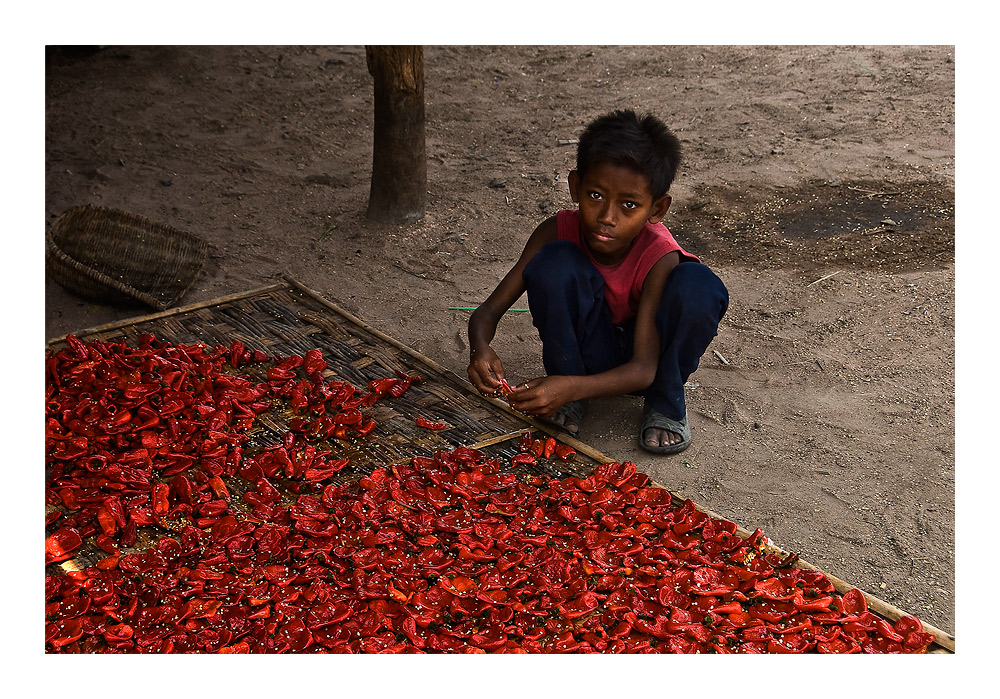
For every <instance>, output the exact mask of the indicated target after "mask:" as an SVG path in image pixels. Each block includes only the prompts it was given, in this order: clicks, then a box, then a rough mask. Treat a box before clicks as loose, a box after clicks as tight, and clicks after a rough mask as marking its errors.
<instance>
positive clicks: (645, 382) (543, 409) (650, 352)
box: [509, 252, 680, 417]
mask: <svg viewBox="0 0 1000 699" xmlns="http://www.w3.org/2000/svg"><path fill="white" fill-rule="evenodd" d="M679 260H680V256H679V255H678V254H677V253H676V252H672V253H669V254H668V255H666V256H664V257H663V258H662V259H661V260H660V261H659V262H657V263H656V264H655V265H654V266H653V269H651V270H650V272H649V274H648V275H647V276H646V281H645V283H644V284H643V287H642V295H641V296H640V297H639V308H638V311H637V314H636V321H635V342H634V348H633V353H632V358H631V359H630V360H629V361H628V362H626V363H625V364H622V365H621V366H618V367H615V368H614V369H610V370H608V371H604V372H601V373H599V374H591V375H589V376H545V377H539V378H534V379H531V380H529V381H528V382H527V386H528V387H527V388H525V387H524V385H523V384H522V385H521V386H520V387H519V388H516V389H515V392H514V393H513V394H511V395H510V397H509V400H510V404H511V406H513V407H514V408H515V409H517V410H521V411H523V412H525V413H528V414H529V415H537V416H539V417H550V416H552V415H553V414H555V412H556V411H557V410H558V409H559V408H561V407H562V406H563V405H565V404H566V403H568V402H570V401H574V400H582V399H584V398H599V397H605V396H619V395H625V394H628V393H632V392H634V391H641V390H642V389H644V388H647V387H648V386H649V385H650V384H651V383H653V379H654V378H655V377H656V367H657V365H658V363H659V358H660V336H659V333H658V332H657V331H656V311H657V309H658V308H659V306H660V301H661V299H662V298H663V289H664V286H665V285H666V282H667V277H669V276H670V272H672V271H673V269H674V267H675V266H677V263H678V262H679Z"/></svg>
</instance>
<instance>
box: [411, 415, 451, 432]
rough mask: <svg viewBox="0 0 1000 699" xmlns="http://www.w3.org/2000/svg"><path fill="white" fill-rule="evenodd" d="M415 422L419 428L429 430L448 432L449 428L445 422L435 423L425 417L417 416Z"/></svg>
mask: <svg viewBox="0 0 1000 699" xmlns="http://www.w3.org/2000/svg"><path fill="white" fill-rule="evenodd" d="M414 422H416V423H417V426H418V427H423V428H424V429H427V430H446V429H448V427H449V425H448V424H447V423H445V422H434V421H433V420H429V419H427V418H426V417H424V416H423V415H417V417H416V418H415V419H414Z"/></svg>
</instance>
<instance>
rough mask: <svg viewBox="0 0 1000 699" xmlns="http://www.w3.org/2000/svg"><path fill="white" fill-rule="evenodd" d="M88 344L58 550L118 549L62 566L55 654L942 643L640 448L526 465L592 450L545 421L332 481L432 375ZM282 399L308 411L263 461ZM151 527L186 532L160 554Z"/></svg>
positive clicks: (51, 545)
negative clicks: (379, 377)
mask: <svg viewBox="0 0 1000 699" xmlns="http://www.w3.org/2000/svg"><path fill="white" fill-rule="evenodd" d="M67 344H68V347H67V349H66V350H63V351H62V352H60V353H57V354H56V355H53V356H51V357H50V358H49V361H47V364H46V371H47V375H48V379H49V380H48V385H47V395H46V403H47V414H46V418H47V428H46V440H47V454H48V460H47V466H48V469H49V474H48V477H47V488H46V497H47V503H48V505H49V506H50V507H51V508H52V509H53V511H55V512H58V513H60V514H59V516H58V517H54V518H52V519H51V521H50V522H48V520H47V522H48V523H49V524H51V525H52V526H53V527H55V529H54V531H52V533H51V534H50V535H49V537H48V538H47V539H46V563H47V564H49V563H57V562H59V561H64V560H67V559H68V558H71V557H73V556H74V555H75V554H76V553H77V552H78V551H80V549H81V547H82V546H83V542H84V541H86V540H91V539H92V540H93V541H94V542H95V544H96V546H97V547H98V548H99V549H100V550H101V551H102V552H103V553H104V554H107V555H106V557H105V558H103V559H101V560H99V561H97V562H95V563H94V564H93V565H89V566H87V567H84V568H83V569H82V570H76V571H70V572H67V573H66V574H50V575H47V576H46V580H45V597H46V605H45V610H46V631H45V643H46V649H47V650H49V651H50V652H62V653H84V652H95V653H116V652H121V653H135V652H152V653H173V652H177V653H180V652H213V653H282V652H285V653H312V652H323V653H327V652H330V653H358V652H363V653H373V652H396V653H439V652H483V653H487V652H492V653H504V652H519V653H520V652H533V653H542V652H544V653H565V652H580V653H582V652H602V653H652V652H657V653H659V652H669V653H696V652H703V653H710V652H711V653H802V652H819V653H852V652H864V653H872V652H878V653H886V652H890V653H892V652H900V653H908V652H921V651H923V650H925V649H926V648H927V646H928V645H929V644H930V643H931V642H932V641H933V636H931V635H930V634H928V633H925V632H924V631H923V630H922V627H921V624H920V622H919V620H917V619H915V618H913V617H903V618H901V619H899V620H898V621H896V622H895V623H894V624H890V623H889V622H887V621H885V620H884V619H881V618H879V617H877V616H876V615H874V614H873V613H871V612H870V611H869V610H868V608H867V605H866V602H865V598H864V596H863V595H862V594H860V593H859V592H858V591H855V590H852V591H850V592H847V593H845V594H844V595H843V596H841V595H838V594H837V593H836V591H835V590H834V588H833V586H832V584H831V583H830V582H829V581H828V580H827V579H826V578H825V576H823V575H822V574H821V573H818V572H815V571H809V570H802V569H798V568H793V567H790V565H789V563H790V561H789V560H788V559H782V558H780V557H779V556H777V555H775V554H773V553H766V549H765V547H764V541H765V540H764V537H763V534H762V532H760V530H757V531H756V532H754V533H753V534H752V535H751V536H749V537H746V538H744V537H741V536H739V535H738V534H737V533H736V526H735V524H733V523H731V522H726V521H722V520H716V519H713V518H711V517H709V516H708V515H706V514H705V513H703V512H700V511H698V510H697V509H696V508H695V507H694V504H693V503H692V502H690V501H686V502H684V503H683V504H681V505H680V506H677V505H675V504H674V503H673V502H672V500H671V497H670V495H669V493H667V492H666V491H664V490H662V489H660V488H656V487H652V486H651V484H650V481H649V478H648V477H647V476H645V475H644V474H641V473H639V472H637V470H636V468H635V465H634V464H631V463H609V464H602V465H599V466H598V467H596V468H595V469H594V471H593V473H592V474H591V475H589V476H587V477H586V478H580V477H569V478H563V479H556V478H551V477H548V476H537V475H535V476H531V475H524V474H518V473H516V472H513V471H512V470H511V467H512V466H516V465H519V464H530V463H534V462H535V461H536V460H537V459H540V458H549V459H552V458H555V459H563V460H571V459H573V458H574V456H575V452H573V451H572V449H569V448H565V449H561V448H560V446H561V445H558V444H556V443H555V442H554V440H552V441H549V440H548V439H544V440H542V439H535V438H533V437H532V435H531V433H529V432H525V433H524V434H523V435H522V437H521V439H520V441H519V443H518V452H517V453H516V454H515V455H514V456H513V457H512V458H511V459H510V460H503V461H502V460H500V459H498V458H487V457H485V456H484V454H483V453H481V452H478V451H476V450H472V449H467V448H462V447H459V448H456V449H453V450H451V451H441V452H438V453H436V454H434V455H433V456H414V457H412V458H411V459H409V460H408V461H405V462H402V463H396V464H392V465H391V466H387V467H384V468H376V469H375V470H374V471H372V472H371V473H369V474H366V475H364V476H362V477H360V478H358V479H356V480H352V481H347V482H344V483H341V484H334V483H331V482H326V483H324V482H325V481H328V480H329V478H330V476H331V475H332V474H334V473H337V472H338V471H340V470H341V469H343V468H346V467H347V466H349V463H348V461H347V459H333V458H329V457H330V453H329V452H327V451H325V450H323V449H321V448H320V447H319V446H318V442H319V441H321V440H322V439H326V438H329V437H331V436H332V437H336V436H337V435H338V434H339V435H347V436H352V435H358V434H360V433H361V430H364V429H368V430H369V431H370V429H371V428H370V427H367V425H368V424H369V422H370V418H366V417H365V416H364V413H363V412H362V408H364V407H366V406H367V405H370V404H371V403H372V402H374V401H375V400H378V399H380V398H384V397H387V396H394V393H393V392H394V391H395V392H396V393H400V394H401V392H402V391H404V390H407V389H408V388H409V386H411V385H412V384H413V383H414V382H415V381H416V379H415V378H413V377H407V376H405V375H403V376H399V375H397V376H395V377H391V378H392V379H398V381H390V382H384V383H374V384H372V385H370V386H369V392H368V393H360V392H358V391H357V390H356V389H355V388H354V387H353V386H350V385H349V384H344V383H343V382H340V383H339V384H338V383H337V382H333V383H327V382H325V381H324V380H323V371H324V369H325V367H326V364H325V361H324V360H323V359H322V356H321V355H320V354H319V353H318V352H308V353H306V355H305V356H303V357H297V358H287V359H284V360H280V361H275V362H274V365H273V366H270V367H269V368H268V369H267V370H266V372H265V374H266V378H264V379H263V380H262V381H258V382H253V381H251V380H249V379H245V378H242V377H238V376H234V375H230V374H226V373H224V372H222V364H224V363H227V362H228V364H229V365H230V366H231V368H232V369H234V370H235V369H238V368H243V367H246V366H248V365H252V364H255V363H264V362H266V361H271V360H269V359H268V358H267V357H265V356H262V353H258V352H253V351H250V350H247V349H246V348H245V347H244V346H243V345H242V344H241V343H236V342H234V343H232V345H230V346H229V347H217V348H197V347H179V346H173V345H167V344H165V343H155V342H154V341H153V339H152V338H150V337H144V338H141V340H140V344H139V347H138V348H128V347H125V346H115V347H112V346H109V345H105V344H101V343H91V344H84V343H82V342H80V341H79V340H77V339H76V338H68V342H67ZM300 372H301V373H305V374H306V377H307V378H306V379H301V378H299V376H300ZM224 377H227V378H224ZM401 387H402V388H401ZM275 400H287V401H288V402H289V404H290V405H292V406H295V408H296V409H297V410H300V411H301V414H300V416H299V417H297V418H295V419H294V420H293V421H292V422H291V423H290V424H289V427H290V429H289V432H288V434H287V435H285V437H284V440H283V441H282V442H281V443H280V444H276V445H273V446H270V447H266V448H263V449H261V450H260V451H258V452H256V453H250V451H249V450H248V449H247V444H248V431H249V430H250V429H251V428H252V427H253V425H254V424H255V419H256V417H257V416H258V415H260V414H261V413H263V412H264V411H265V410H266V409H267V407H268V406H269V405H270V403H271V402H272V401H275ZM112 406H113V407H112ZM164 408H165V410H164ZM418 424H419V418H418ZM140 425H141V427H140ZM431 429H433V428H431ZM278 481H282V482H284V483H286V484H289V483H290V484H291V486H296V484H298V486H296V487H298V492H297V493H296V492H295V490H294V488H292V490H291V496H289V495H287V494H286V495H283V494H282V491H281V490H279V489H278V488H277V487H276V483H277V482H278ZM237 484H240V487H237ZM243 486H246V487H243ZM239 493H242V495H240V494H239ZM149 526H158V527H160V528H161V529H162V530H165V531H166V532H167V535H166V536H160V537H159V538H158V539H157V540H156V541H155V543H153V544H151V545H146V546H145V547H139V546H136V544H137V529H138V528H142V527H149Z"/></svg>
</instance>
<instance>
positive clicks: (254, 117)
mask: <svg viewBox="0 0 1000 699" xmlns="http://www.w3.org/2000/svg"><path fill="white" fill-rule="evenodd" d="M425 61H426V108H427V152H428V159H429V162H428V178H429V181H428V190H429V202H428V210H427V215H426V217H425V218H424V219H423V220H422V221H420V222H418V223H415V224H413V225H408V226H386V225H376V224H373V223H370V222H367V221H366V220H365V218H364V212H365V209H366V205H367V199H368V187H369V175H370V169H371V148H372V143H371V123H372V81H371V77H370V76H369V75H368V72H367V69H366V66H365V56H364V49H363V47H358V46H353V47H315V46H311V47H238V46H236V47H233V46H230V47H186V48H179V47H156V46H141V47H117V46H108V47H104V48H102V49H101V50H98V51H94V52H67V51H53V52H51V53H49V54H48V55H47V67H46V73H45V80H46V86H45V100H46V103H45V109H46V116H45V120H46V129H45V136H46V143H45V158H46V166H45V172H46V181H45V209H46V212H45V214H46V226H47V225H49V224H50V223H51V222H52V220H54V218H55V217H56V216H58V215H59V214H60V213H61V212H63V211H64V210H65V209H67V208H68V207H70V206H74V205H77V204H85V203H92V204H98V205H103V206H110V207H116V208H122V209H126V210H128V211H132V212H134V213H137V214H141V215H144V216H147V217H149V218H151V219H153V220H156V221H159V222H162V223H167V224H170V225H172V226H175V227H177V228H181V229H185V230H188V231H191V232H193V233H196V234H198V235H200V236H202V237H203V238H205V239H206V240H207V241H208V242H209V243H210V244H211V245H212V255H211V259H210V263H209V265H208V267H207V269H206V270H205V271H204V272H203V273H202V274H201V276H200V277H199V278H198V279H197V280H196V282H195V284H194V286H193V287H192V288H191V290H190V291H189V292H188V294H187V295H186V296H185V297H184V298H183V299H182V300H181V303H182V304H185V303H193V302H198V301H206V300H211V299H213V298H217V297H220V296H223V295H226V294H230V293H236V292H241V291H246V290H250V289H254V288H257V287H261V286H265V285H267V284H270V283H274V282H276V281H280V280H281V279H282V275H284V274H289V275H291V276H293V277H294V278H295V279H297V280H298V281H300V282H302V283H303V284H305V285H307V286H309V287H311V288H313V289H315V290H316V291H318V292H319V293H321V294H322V295H324V296H325V297H327V298H329V299H330V300H332V301H335V302H337V303H339V304H341V305H342V306H343V307H345V308H346V309H347V310H349V311H351V312H353V313H355V314H357V315H358V316H359V317H360V318H362V319H363V320H364V321H366V322H367V323H369V324H371V325H372V326H374V327H376V328H378V329H380V330H382V331H384V332H386V333H388V334H390V335H392V336H394V337H396V338H397V339H399V340H400V341H402V342H404V343H406V344H407V345H409V346H411V347H413V348H414V349H415V350H417V351H419V352H421V353H423V354H425V355H426V356H428V357H430V358H432V359H434V360H435V361H437V362H439V363H440V364H442V365H444V366H445V367H447V368H449V369H451V370H452V371H454V372H455V373H456V374H458V375H459V376H465V367H466V358H467V352H468V345H467V338H466V332H465V325H466V321H467V318H468V312H467V311H457V310H449V307H453V306H474V305H476V304H477V303H479V302H481V301H482V300H483V299H484V298H485V296H486V295H487V294H488V293H489V292H490V291H491V290H492V288H493V287H494V286H495V284H496V282H497V281H498V280H499V278H500V277H501V276H502V275H503V274H504V273H505V272H506V271H507V269H508V268H509V267H510V265H511V264H512V263H513V261H514V259H515V258H516V255H517V254H518V253H519V251H520V249H521V247H522V245H523V243H524V241H525V240H526V238H527V236H528V234H529V233H530V232H531V230H532V229H533V227H534V226H535V225H536V224H537V223H538V222H539V221H540V220H541V219H542V218H544V217H545V216H547V215H548V214H550V213H552V212H554V211H556V210H557V209H559V208H563V207H567V206H570V205H571V202H570V198H569V193H568V190H567V186H566V174H567V172H568V171H569V169H570V168H571V167H572V165H573V158H574V154H575V152H574V146H573V145H572V143H569V144H566V143H564V142H566V141H572V139H574V138H575V137H576V136H577V135H578V133H579V131H580V130H581V128H582V127H583V126H584V125H585V124H586V123H587V122H588V121H589V120H590V119H592V118H593V117H595V116H597V115H598V114H601V113H603V112H606V111H608V110H610V109H613V108H621V107H631V108H635V109H637V110H639V111H651V112H654V113H656V114H658V115H659V116H661V117H662V118H663V119H664V120H665V121H666V122H667V123H668V124H669V125H670V126H671V127H672V128H673V129H674V130H675V132H676V133H677V134H678V136H679V137H680V138H681V141H682V144H683V147H684V153H685V162H684V164H683V166H682V172H681V175H680V176H679V178H678V180H677V181H676V182H675V185H674V188H673V190H672V194H673V199H674V207H673V208H672V209H671V211H670V212H669V214H668V216H667V219H666V223H667V225H668V226H669V227H670V229H671V231H672V232H673V233H674V235H675V237H676V238H677V239H678V240H679V241H680V242H681V244H682V245H684V246H685V247H686V248H687V249H689V250H690V251H692V252H694V253H695V254H697V255H699V256H700V257H701V258H702V259H703V260H704V261H705V262H706V263H708V264H709V265H711V266H712V267H713V268H714V269H715V270H716V271H717V272H718V274H719V275H720V276H721V277H722V279H723V280H724V281H725V282H726V284H727V285H728V287H729V290H730V294H731V297H732V305H731V308H730V311H729V313H728V315H727V316H726V318H725V319H724V321H723V324H722V327H721V329H720V333H719V336H718V338H717V339H716V341H715V342H714V343H713V345H712V347H711V348H710V350H709V352H708V353H707V354H706V356H705V357H704V359H703V361H702V364H701V366H700V368H699V369H698V371H697V372H696V373H695V374H694V375H692V377H691V379H690V382H689V386H688V388H689V392H688V409H689V417H690V420H691V424H692V428H693V432H694V444H693V446H692V447H691V448H690V449H689V450H687V451H686V452H684V453H682V454H679V455H676V456H671V457H654V456H652V455H650V454H647V453H646V452H644V451H642V450H640V449H639V448H638V447H637V445H636V432H637V426H638V420H639V415H640V409H641V405H640V401H639V399H633V398H619V399H609V400H603V401H598V402H596V403H595V404H594V405H593V406H592V409H591V412H590V413H589V414H588V416H587V418H586V420H585V422H584V425H583V431H582V433H581V439H583V440H584V441H585V442H587V443H589V444H591V445H593V446H594V447H596V448H597V449H599V450H600V451H602V452H604V453H605V454H608V455H610V456H612V457H613V458H614V459H615V460H619V461H625V460H630V461H633V462H635V463H636V465H637V466H638V467H639V468H640V469H641V470H643V471H645V472H646V473H648V474H649V475H650V476H652V477H653V478H654V479H655V480H656V481H657V482H659V483H661V484H663V485H665V486H667V487H669V488H670V489H671V490H673V491H674V492H676V493H678V494H680V495H682V496H685V497H690V498H691V499H693V500H695V501H696V502H697V503H699V504H700V505H703V506H705V507H707V508H709V509H711V510H713V511H714V512H716V513H718V514H720V515H722V516H724V517H726V518H728V519H731V520H733V521H735V522H737V523H739V524H740V525H742V526H744V527H747V528H749V529H754V528H756V527H761V528H762V529H764V531H765V533H766V534H767V535H768V536H769V537H770V538H771V539H772V540H773V541H774V542H775V543H776V544H778V545H779V546H781V547H782V548H785V549H787V550H790V551H796V552H799V553H800V555H801V557H802V558H803V559H805V560H807V561H809V562H810V563H813V564H815V565H818V566H819V567H820V568H822V569H823V570H824V571H826V572H828V573H830V574H833V575H836V576H837V577H840V578H843V579H845V580H847V581H849V582H851V583H853V584H855V585H857V586H858V587H861V588H862V589H864V590H865V591H867V592H869V593H872V594H874V595H876V596H878V597H881V598H882V599H884V600H886V601H888V602H890V603H892V604H894V605H896V606H898V607H900V608H902V609H903V610H905V611H907V612H910V613H912V614H916V615H917V616H919V617H921V618H922V619H924V620H926V621H928V622H929V623H931V624H933V625H935V626H937V627H938V628H941V629H943V630H946V631H951V632H954V630H955V556H954V550H955V437H954V435H955V432H954V427H955V266H954V250H955V235H954V230H955V226H954V213H955V212H954V203H955V64H954V49H953V47H949V46H943V47H919V46H917V47H888V46H878V47H853V46H852V47H824V46H800V47H749V46H740V47H725V46H714V47H696V46H682V47H634V46H628V47H583V46H545V47H526V46H521V47H499V46H491V47H463V46H449V47H427V48H426V52H425ZM522 301H523V299H522ZM517 306H518V307H525V303H519V304H517ZM147 312H149V311H148V309H142V308H123V307H115V306H109V305H105V304H101V303H100V302H95V301H92V300H86V299H81V298H79V297H76V296H74V295H72V294H70V293H68V292H66V291H65V290H63V289H62V288H61V287H59V286H58V285H57V284H55V283H54V282H53V281H52V280H50V279H47V280H46V284H45V332H46V339H51V338H56V337H60V336H64V335H65V334H66V333H69V332H73V331H77V330H82V329H86V328H89V327H93V326H96V325H99V324H103V323H108V322H112V321H116V320H120V319H125V318H129V317H132V316H136V315H143V314H145V313H147ZM495 347H496V348H497V350H498V352H499V353H500V355H501V357H502V358H503V360H504V363H505V366H506V367H507V370H508V375H509V376H511V378H513V379H519V380H520V379H526V378H530V377H532V376H536V375H539V374H540V373H541V363H540V358H539V343H538V339H537V335H536V333H535V331H534V328H533V327H532V326H531V321H530V318H529V317H528V314H527V313H521V312H512V313H511V314H509V316H508V317H507V318H506V319H505V321H504V323H503V324H502V326H501V328H500V332H499V336H498V339H497V341H496V343H495Z"/></svg>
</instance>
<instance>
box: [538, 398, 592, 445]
mask: <svg viewBox="0 0 1000 699" xmlns="http://www.w3.org/2000/svg"><path fill="white" fill-rule="evenodd" d="M586 412H587V401H584V400H575V401H572V402H570V403H567V404H566V405H564V406H563V407H561V408H559V410H557V411H556V414H555V415H553V416H552V417H551V418H549V420H548V422H551V423H552V424H553V425H555V426H557V427H559V428H561V429H563V430H565V431H566V432H568V433H569V435H570V436H571V437H575V436H576V435H577V434H579V432H580V424H581V423H582V422H583V416H584V415H585V414H586Z"/></svg>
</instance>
